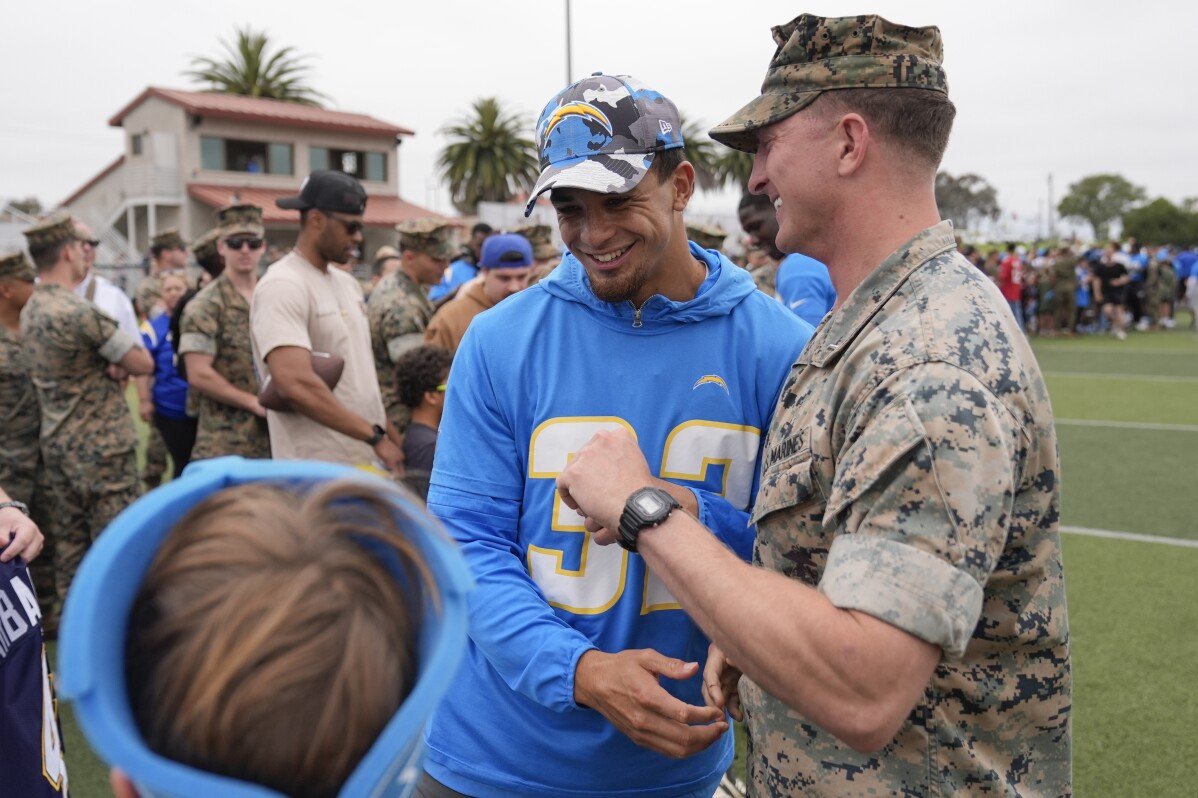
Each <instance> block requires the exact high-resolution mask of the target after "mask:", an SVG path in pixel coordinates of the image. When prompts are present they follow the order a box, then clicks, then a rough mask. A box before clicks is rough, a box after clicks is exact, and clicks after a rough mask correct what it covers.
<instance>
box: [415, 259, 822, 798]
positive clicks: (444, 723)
mask: <svg viewBox="0 0 1198 798" xmlns="http://www.w3.org/2000/svg"><path fill="white" fill-rule="evenodd" d="M691 253H692V254H693V255H694V256H695V257H696V258H699V259H701V260H703V261H704V262H705V263H706V264H707V267H708V278H707V280H706V281H705V282H704V283H703V285H702V286H701V287H700V289H699V292H698V295H697V296H696V297H695V298H694V299H692V300H690V301H689V302H673V301H671V300H669V299H666V298H665V297H663V296H660V295H658V296H654V297H652V298H651V299H649V300H648V302H646V303H645V305H644V306H643V307H642V308H641V309H640V310H639V312H638V311H636V310H635V309H634V308H633V307H632V303H631V302H625V303H622V304H619V305H615V304H611V303H608V302H603V301H601V300H599V299H598V298H597V297H596V296H595V295H594V293H593V292H592V291H591V289H590V284H589V282H588V280H587V277H586V273H585V271H584V270H583V268H582V266H581V265H580V264H579V262H578V261H577V260H576V259H575V258H574V257H573V256H572V255H569V254H567V255H566V256H565V258H564V259H563V261H562V263H561V265H560V266H558V268H557V269H556V270H555V271H554V272H553V273H552V274H551V275H550V276H549V277H547V278H546V279H544V280H542V281H541V282H540V283H538V284H537V285H535V286H533V287H531V288H529V289H527V290H525V291H522V292H521V293H519V294H517V295H515V296H513V297H510V298H508V299H506V300H504V301H503V302H502V303H500V304H499V305H497V306H496V307H495V308H493V309H491V310H488V311H485V312H484V313H482V314H480V315H479V316H477V317H475V319H474V320H473V322H471V324H470V328H469V329H468V330H467V331H466V336H465V338H464V339H463V340H462V344H461V347H460V348H459V350H458V353H457V355H456V356H455V358H454V363H453V368H452V371H451V373H450V376H449V380H448V384H449V389H448V391H447V392H446V408H445V416H444V419H443V420H442V423H441V428H440V437H439V439H438V443H437V454H436V461H435V464H434V467H433V475H432V480H431V482H432V487H431V489H430V491H429V501H428V505H429V509H430V510H432V512H433V513H434V514H436V515H437V516H438V517H439V518H440V519H441V520H442V521H443V522H444V523H445V526H446V527H447V528H448V529H449V531H450V532H451V534H452V535H453V536H454V538H455V539H456V540H457V541H458V542H459V544H460V545H461V546H462V551H463V553H464V554H465V556H466V559H467V561H468V562H469V563H470V565H471V568H472V570H473V572H474V575H475V580H476V583H477V587H476V588H475V590H474V592H473V593H472V594H471V599H470V603H471V628H470V638H471V640H470V645H469V647H468V649H467V654H466V657H465V661H464V662H463V664H462V667H461V669H460V670H459V671H458V673H457V675H456V677H455V680H454V683H453V685H452V686H451V687H450V689H449V691H448V692H447V693H446V696H445V698H444V699H443V700H442V702H441V704H440V705H439V707H438V709H437V711H436V713H435V714H434V716H433V718H432V720H431V722H430V724H429V728H428V732H427V734H426V738H427V741H428V744H429V754H428V760H427V762H426V767H427V769H428V772H429V773H430V774H431V775H432V776H433V777H434V778H436V779H437V780H439V781H441V782H442V783H444V784H445V785H447V786H449V787H450V788H452V789H454V790H457V791H459V792H463V793H466V794H468V795H472V796H477V797H478V798H495V797H496V796H504V797H505V798H506V797H507V796H584V795H585V796H650V795H655V796H656V795H675V796H676V795H680V794H683V793H687V792H691V791H693V790H697V789H699V788H700V787H701V786H704V785H708V784H710V782H711V781H712V779H718V778H719V776H720V774H721V773H723V772H724V771H725V770H726V769H727V767H728V765H729V763H730V762H731V759H732V754H733V739H732V731H731V730H729V732H728V733H727V734H726V735H725V736H724V738H722V739H721V740H719V741H717V742H716V743H715V744H714V745H712V746H711V747H710V748H708V749H707V750H705V751H702V752H700V753H698V754H696V755H695V756H693V757H690V758H688V759H685V760H674V759H670V758H668V757H665V756H662V755H659V754H656V753H654V752H652V751H649V750H647V749H644V748H640V747H638V746H637V745H636V744H634V743H633V742H632V741H631V740H630V739H628V738H627V737H625V736H624V735H623V734H622V733H620V732H619V731H618V730H617V729H616V728H615V727H614V726H613V725H612V724H611V723H609V722H608V721H607V719H606V718H604V717H603V716H602V715H600V714H599V713H598V712H596V711H595V710H592V709H588V708H584V707H580V706H578V705H576V704H575V703H574V671H575V667H576V665H577V662H578V659H579V657H581V656H582V655H583V654H584V653H585V652H587V651H589V650H591V649H595V648H597V649H599V650H601V651H606V652H618V651H623V650H626V649H639V648H651V649H655V650H657V651H660V652H661V653H663V654H665V655H666V656H668V657H677V658H678V659H681V660H683V661H688V662H689V661H698V662H699V663H700V673H701V666H702V663H703V662H704V661H705V659H706V654H707V646H708V640H707V638H706V637H705V636H704V635H703V633H702V632H701V631H700V629H699V628H698V626H697V625H696V624H695V623H694V621H692V620H691V619H690V617H689V616H687V615H686V613H684V612H683V611H682V610H681V608H680V607H679V605H678V603H677V600H676V599H675V598H674V597H673V596H672V595H670V593H669V591H667V590H666V588H665V585H664V584H663V583H662V582H661V581H660V580H659V579H657V578H656V577H654V576H653V575H652V574H650V573H649V572H648V571H647V570H646V568H645V562H644V560H643V559H642V558H641V557H640V556H639V555H635V554H631V553H629V552H627V551H625V550H624V549H622V548H619V547H618V546H614V545H613V546H598V545H595V544H594V543H592V542H591V541H590V536H589V534H587V533H585V531H584V529H583V526H582V519H581V518H580V517H579V516H578V515H577V514H576V513H574V512H572V511H571V510H570V509H569V508H568V507H566V506H564V505H563V504H561V502H560V501H559V500H558V498H557V493H556V486H555V481H554V480H555V478H556V476H557V474H558V473H560V471H561V470H562V469H563V468H564V467H565V465H566V463H567V461H568V459H569V458H570V456H571V454H572V453H573V452H576V451H578V449H579V448H580V447H582V445H583V444H585V443H586V442H587V441H588V440H589V439H590V438H591V437H592V436H593V435H594V434H595V433H596V432H597V431H599V430H602V429H614V428H618V427H624V428H625V429H629V430H631V431H633V432H634V434H635V435H636V436H637V440H638V441H639V443H640V445H641V448H642V450H643V451H644V452H645V455H646V457H647V459H648V461H649V464H650V467H651V468H652V469H653V470H654V472H655V473H657V474H659V475H661V476H662V477H663V478H666V479H670V480H671V481H675V482H677V483H679V484H681V485H686V486H688V487H691V488H692V489H694V490H695V491H696V496H697V498H698V500H699V515H700V520H701V521H702V522H703V523H704V524H705V525H706V526H707V527H708V528H709V529H711V530H712V532H713V534H715V535H716V536H717V537H718V538H720V539H721V540H722V541H723V542H724V543H726V544H727V545H728V546H729V547H730V548H732V549H733V550H734V551H735V552H736V553H737V554H738V555H739V556H741V557H742V558H746V559H747V558H748V557H749V555H750V553H751V549H752V544H753V538H754V532H755V531H754V529H753V528H752V527H750V526H749V525H748V508H749V505H750V503H751V502H752V500H753V496H754V494H755V492H756V487H757V472H758V463H759V453H760V445H761V438H762V434H763V432H764V430H766V428H767V427H768V425H769V421H770V416H771V414H772V413H773V410H774V405H775V403H776V401H777V397H778V394H779V392H780V390H781V387H782V384H783V381H784V380H785V378H786V376H787V375H788V374H789V372H790V368H791V364H792V363H793V362H794V360H795V359H796V358H797V356H798V354H799V353H800V351H801V350H802V348H803V346H804V345H805V344H806V342H807V340H808V339H809V338H810V336H811V334H812V332H813V330H812V327H811V325H809V324H807V323H806V322H804V321H802V320H801V319H798V318H796V317H795V316H793V315H792V314H790V313H788V312H786V311H785V309H783V308H782V307H781V306H780V305H779V304H778V303H777V302H775V301H773V300H772V299H770V298H769V297H767V296H766V295H765V294H762V293H761V292H760V291H757V290H756V288H755V285H754V283H753V280H752V278H751V277H750V276H749V274H748V272H746V271H744V270H743V269H739V268H737V267H735V266H734V265H732V264H731V263H730V262H729V261H728V260H727V259H725V258H724V257H723V256H722V255H720V254H719V253H717V252H711V251H706V250H702V249H700V248H699V247H698V246H697V245H695V244H691ZM662 684H663V687H664V688H665V689H667V690H668V691H670V692H671V693H672V694H674V695H675V696H677V697H678V698H680V699H681V700H683V701H685V702H687V703H690V704H696V705H702V704H703V699H702V696H701V677H700V676H695V677H694V678H693V679H690V680H687V681H683V682H675V681H671V680H668V679H663V680H662Z"/></svg>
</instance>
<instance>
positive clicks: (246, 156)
mask: <svg viewBox="0 0 1198 798" xmlns="http://www.w3.org/2000/svg"><path fill="white" fill-rule="evenodd" d="M292 152H293V151H292V146H291V145H290V144H282V143H276V142H270V143H267V142H263V141H242V140H239V139H218V138H214V137H212V136H201V137H200V166H201V167H202V168H204V169H210V170H213V171H217V172H249V173H251V174H271V175H291V174H294V173H295V170H294V167H293V161H294V158H293V156H292Z"/></svg>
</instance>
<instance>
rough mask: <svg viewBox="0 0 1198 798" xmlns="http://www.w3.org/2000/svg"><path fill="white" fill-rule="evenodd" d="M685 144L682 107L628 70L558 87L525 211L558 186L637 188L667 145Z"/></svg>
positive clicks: (540, 123)
mask: <svg viewBox="0 0 1198 798" xmlns="http://www.w3.org/2000/svg"><path fill="white" fill-rule="evenodd" d="M681 146H683V141H682V123H681V122H680V121H679V119H678V109H677V108H676V107H674V103H672V102H670V101H669V100H668V99H666V98H665V97H664V96H662V95H661V94H660V93H659V92H656V91H653V90H652V89H650V88H648V87H647V86H645V85H644V84H642V83H641V82H640V81H638V80H636V79H635V78H631V77H629V76H627V75H604V74H602V73H600V72H596V73H595V74H594V75H592V76H591V77H589V78H583V79H582V80H580V81H578V82H576V83H572V84H570V85H569V86H567V87H566V88H565V89H562V91H560V92H558V94H557V96H555V97H554V98H553V99H552V100H550V101H549V104H548V105H546V106H545V110H543V111H541V117H540V119H538V120H537V152H538V154H539V155H540V159H541V176H540V177H539V178H537V184H536V185H535V186H533V189H532V194H531V195H530V196H529V198H528V206H527V207H526V208H525V209H524V215H525V216H528V215H529V214H530V213H532V208H533V205H534V204H535V203H536V201H537V197H539V196H541V195H542V194H544V193H545V192H546V191H549V190H550V189H552V188H555V187H559V186H560V187H562V188H581V189H585V190H587V191H596V192H599V193H600V194H623V193H624V192H626V191H631V190H632V189H634V188H636V185H637V183H639V182H641V178H643V177H644V176H645V175H646V174H648V172H649V167H651V166H652V165H653V156H654V155H655V154H656V153H658V152H661V151H662V150H672V149H674V148H676V147H681Z"/></svg>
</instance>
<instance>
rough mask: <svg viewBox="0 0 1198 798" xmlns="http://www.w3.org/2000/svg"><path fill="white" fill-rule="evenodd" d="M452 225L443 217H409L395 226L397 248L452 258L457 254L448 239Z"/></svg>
mask: <svg viewBox="0 0 1198 798" xmlns="http://www.w3.org/2000/svg"><path fill="white" fill-rule="evenodd" d="M453 227H454V226H453V225H452V224H450V223H449V222H446V221H445V220H444V219H409V220H407V221H403V222H400V223H399V224H397V225H396V226H395V229H396V230H398V231H399V249H400V251H402V252H407V251H408V250H409V249H410V250H413V251H415V252H423V253H424V254H426V255H428V256H430V257H433V258H437V259H438V260H453V258H454V256H455V255H457V252H456V250H455V249H454V246H453V243H452V242H451V241H450V237H451V236H452V235H453ZM376 260H377V256H376Z"/></svg>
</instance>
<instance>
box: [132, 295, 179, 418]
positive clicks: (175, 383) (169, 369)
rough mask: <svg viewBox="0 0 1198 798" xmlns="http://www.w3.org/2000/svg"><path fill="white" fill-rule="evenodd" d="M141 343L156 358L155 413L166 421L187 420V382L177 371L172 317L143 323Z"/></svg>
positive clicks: (158, 318)
mask: <svg viewBox="0 0 1198 798" xmlns="http://www.w3.org/2000/svg"><path fill="white" fill-rule="evenodd" d="M141 340H142V341H143V342H144V343H145V345H146V351H147V352H149V353H150V356H151V357H152V358H154V389H153V391H152V393H151V396H152V397H153V399H154V412H155V413H157V414H158V415H160V416H164V417H166V418H175V419H180V418H187V380H185V379H183V378H182V377H181V376H179V372H178V370H177V369H176V368H175V347H174V343H173V342H172V341H171V317H170V314H169V313H163V314H162V315H161V316H158V317H156V318H154V319H151V320H150V321H148V322H143V323H142V326H141Z"/></svg>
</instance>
